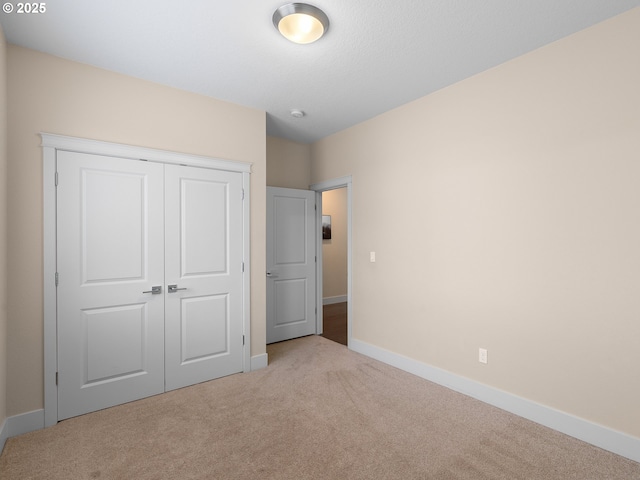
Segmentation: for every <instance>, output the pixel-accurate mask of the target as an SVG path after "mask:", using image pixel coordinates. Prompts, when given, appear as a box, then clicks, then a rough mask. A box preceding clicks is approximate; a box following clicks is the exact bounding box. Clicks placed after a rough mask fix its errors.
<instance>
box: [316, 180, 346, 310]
mask: <svg viewBox="0 0 640 480" xmlns="http://www.w3.org/2000/svg"><path fill="white" fill-rule="evenodd" d="M322 214H323V215H331V240H323V241H322V296H323V297H324V298H329V297H339V296H343V295H344V296H346V295H347V189H346V188H338V189H336V190H329V191H327V192H323V193H322Z"/></svg>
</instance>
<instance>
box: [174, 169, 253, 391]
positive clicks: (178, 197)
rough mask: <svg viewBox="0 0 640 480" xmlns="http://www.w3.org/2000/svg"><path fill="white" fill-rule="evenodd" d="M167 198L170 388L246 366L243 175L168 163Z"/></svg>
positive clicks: (227, 373)
mask: <svg viewBox="0 0 640 480" xmlns="http://www.w3.org/2000/svg"><path fill="white" fill-rule="evenodd" d="M165 199H166V231H167V234H166V257H165V258H166V260H165V268H166V284H167V293H166V337H165V338H166V352H165V358H166V366H165V369H166V370H165V371H166V389H167V390H172V389H175V388H180V387H184V386H186V385H192V384H194V383H199V382H204V381H206V380H211V379H213V378H218V377H222V376H224V375H229V374H232V373H237V372H241V371H242V368H243V360H242V349H243V347H242V345H243V326H242V308H243V307H242V305H243V303H242V275H243V273H242V271H243V264H242V261H243V260H242V252H243V235H242V232H243V231H242V229H243V226H242V174H241V173H237V172H224V171H219V170H208V169H202V168H193V167H183V166H179V165H167V166H166V167H165ZM172 286H173V287H172Z"/></svg>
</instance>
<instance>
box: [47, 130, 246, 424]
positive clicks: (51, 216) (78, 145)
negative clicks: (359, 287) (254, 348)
mask: <svg viewBox="0 0 640 480" xmlns="http://www.w3.org/2000/svg"><path fill="white" fill-rule="evenodd" d="M40 136H41V138H42V143H41V146H42V154H43V155H42V161H43V164H42V169H43V255H44V264H43V291H44V331H43V334H44V425H43V427H48V426H51V425H55V424H56V423H57V422H58V393H57V388H58V387H57V384H56V374H57V358H58V357H57V317H56V311H57V302H56V278H55V276H56V271H57V267H56V250H57V246H56V157H57V151H60V150H64V151H70V152H80V153H92V154H97V155H106V156H110V157H118V158H125V159H131V160H133V161H139V160H146V161H151V162H160V163H168V164H177V165H186V166H190V167H201V168H209V169H214V170H224V171H231V172H240V173H242V185H243V191H244V201H243V204H242V214H243V220H242V221H243V226H244V228H243V261H244V266H245V268H244V276H243V307H244V308H243V319H242V323H243V331H244V339H245V342H244V351H243V371H244V372H249V371H250V370H251V338H250V333H251V328H250V326H251V325H250V318H251V310H250V303H251V295H250V284H251V281H250V280H251V269H250V261H249V259H250V258H251V256H250V242H249V240H250V203H251V202H250V195H249V192H250V173H251V163H248V162H239V161H232V160H224V159H219V158H210V157H204V156H199V155H190V154H183V153H178V152H170V151H164V150H156V149H152V148H146V147H136V146H131V145H123V144H118V143H110V142H102V141H98V140H90V139H84V138H77V137H69V136H63V135H55V134H50V133H40Z"/></svg>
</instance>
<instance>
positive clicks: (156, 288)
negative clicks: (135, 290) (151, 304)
mask: <svg viewBox="0 0 640 480" xmlns="http://www.w3.org/2000/svg"><path fill="white" fill-rule="evenodd" d="M142 293H151V294H153V295H158V294H160V293H162V287H161V286H160V285H154V286H153V287H151V290H147V291H146V292H142Z"/></svg>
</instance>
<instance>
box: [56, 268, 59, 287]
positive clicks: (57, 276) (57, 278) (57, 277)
mask: <svg viewBox="0 0 640 480" xmlns="http://www.w3.org/2000/svg"><path fill="white" fill-rule="evenodd" d="M58 280H59V275H58V272H56V287H57V286H58Z"/></svg>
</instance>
